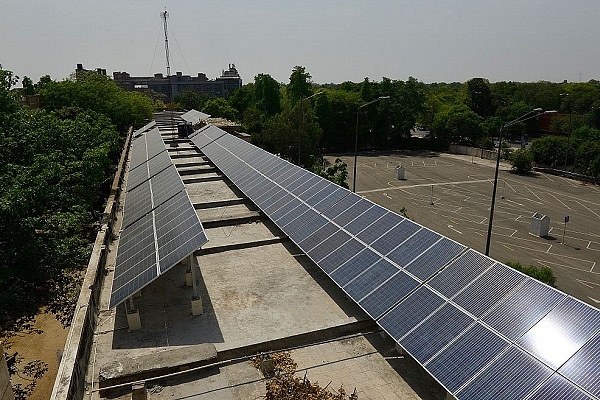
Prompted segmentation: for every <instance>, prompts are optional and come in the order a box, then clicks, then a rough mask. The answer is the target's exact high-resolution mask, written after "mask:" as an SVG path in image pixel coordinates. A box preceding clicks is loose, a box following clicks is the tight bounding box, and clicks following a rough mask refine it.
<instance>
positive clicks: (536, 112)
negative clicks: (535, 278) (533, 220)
mask: <svg viewBox="0 0 600 400" xmlns="http://www.w3.org/2000/svg"><path fill="white" fill-rule="evenodd" d="M542 112H543V110H542V109H541V108H536V109H533V110H531V111H529V112H528V113H526V114H523V115H521V116H520V117H519V118H517V119H515V120H513V121H510V122H507V123H506V124H504V125H502V127H501V128H500V137H499V138H498V156H497V157H496V172H495V174H494V188H493V189H492V205H491V206H490V218H489V224H488V232H487V241H486V243H485V255H486V256H489V255H490V240H491V238H492V224H493V221H494V206H495V204H496V188H497V187H498V170H499V169H500V153H501V151H502V131H503V130H504V129H505V128H508V127H509V126H512V125H515V124H518V123H519V122H523V121H527V120H528V119H531V118H535V117H537V116H538V115H539V114H540V113H542ZM550 112H551V111H547V113H550ZM554 112H556V111H554ZM532 114H533V115H532Z"/></svg>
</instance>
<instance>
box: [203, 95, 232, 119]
mask: <svg viewBox="0 0 600 400" xmlns="http://www.w3.org/2000/svg"><path fill="white" fill-rule="evenodd" d="M202 111H203V112H205V113H207V114H210V116H211V117H221V118H226V119H228V120H230V121H234V120H235V119H236V118H235V117H236V114H237V113H236V110H235V108H233V107H231V106H230V105H229V103H228V102H227V100H225V99H222V98H215V99H212V100H208V101H207V102H206V103H205V104H204V108H203V109H202Z"/></svg>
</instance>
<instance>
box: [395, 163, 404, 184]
mask: <svg viewBox="0 0 600 400" xmlns="http://www.w3.org/2000/svg"><path fill="white" fill-rule="evenodd" d="M405 172H406V169H405V168H404V167H403V166H402V164H400V165H397V166H396V179H398V180H399V181H403V180H404V179H406V178H404V173H405Z"/></svg>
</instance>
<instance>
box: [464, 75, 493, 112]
mask: <svg viewBox="0 0 600 400" xmlns="http://www.w3.org/2000/svg"><path fill="white" fill-rule="evenodd" d="M466 85H467V105H468V106H469V108H470V109H471V110H473V111H474V112H475V113H477V114H478V115H479V116H480V117H483V118H485V117H486V116H487V115H489V110H488V107H489V105H491V90H490V82H489V81H488V80H487V79H484V78H473V79H470V80H468V81H467V84H466Z"/></svg>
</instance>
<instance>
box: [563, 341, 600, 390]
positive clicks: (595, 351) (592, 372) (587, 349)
mask: <svg viewBox="0 0 600 400" xmlns="http://www.w3.org/2000/svg"><path fill="white" fill-rule="evenodd" d="M558 372H560V373H561V374H563V375H564V376H566V377H567V378H569V379H570V380H572V381H573V382H575V383H576V384H578V385H579V386H581V387H582V388H584V389H585V390H587V391H589V392H590V393H592V394H593V395H594V396H596V397H600V332H597V333H596V336H595V337H594V338H593V339H592V340H590V341H588V342H587V343H586V344H585V345H584V346H583V347H582V348H581V350H579V351H578V352H577V353H575V355H574V356H573V357H571V358H570V359H569V361H567V362H566V363H565V364H564V365H563V366H562V367H561V368H560V369H559V370H558Z"/></svg>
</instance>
